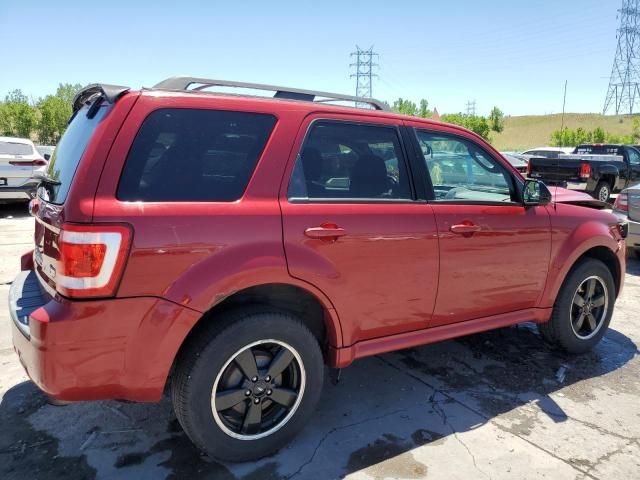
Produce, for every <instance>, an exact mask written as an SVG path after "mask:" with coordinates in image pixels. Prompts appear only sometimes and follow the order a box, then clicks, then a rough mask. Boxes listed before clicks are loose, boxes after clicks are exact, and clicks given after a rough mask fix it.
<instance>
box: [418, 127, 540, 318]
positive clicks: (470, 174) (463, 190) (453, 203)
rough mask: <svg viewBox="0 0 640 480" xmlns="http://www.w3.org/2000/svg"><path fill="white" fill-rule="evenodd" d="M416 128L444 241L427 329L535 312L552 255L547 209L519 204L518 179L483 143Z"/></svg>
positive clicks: (424, 172)
mask: <svg viewBox="0 0 640 480" xmlns="http://www.w3.org/2000/svg"><path fill="white" fill-rule="evenodd" d="M409 123H410V122H409ZM414 126H415V127H417V128H415V130H414V132H415V147H416V149H417V150H418V152H419V153H420V154H421V156H422V164H423V167H426V168H423V175H424V177H425V182H426V184H427V187H426V188H427V191H428V192H429V193H431V195H430V197H431V198H430V202H431V205H432V207H433V210H434V212H435V216H436V223H437V227H438V237H439V239H440V257H441V261H440V278H439V283H438V297H437V299H436V306H435V311H434V315H433V319H432V322H431V324H430V326H438V325H445V324H451V323H456V322H462V321H467V320H473V319H476V318H482V317H488V316H492V315H498V314H502V313H510V312H516V311H519V310H525V309H529V308H534V307H536V306H537V304H538V299H539V297H540V295H541V294H542V291H543V289H544V286H545V281H546V278H547V272H548V269H549V259H550V251H551V227H550V218H549V213H548V212H547V210H546V207H544V206H533V207H532V206H528V207H525V206H523V205H522V204H521V203H519V202H518V201H516V200H517V194H516V193H515V192H516V184H515V182H517V181H520V180H518V179H516V178H515V174H514V173H513V172H511V170H510V169H508V168H507V167H506V165H504V164H502V163H501V162H500V161H498V160H497V159H496V158H494V157H493V156H492V155H491V154H490V153H488V151H487V150H486V149H485V148H483V147H481V146H480V145H479V144H478V143H476V142H474V141H472V140H470V139H467V138H465V137H462V136H459V135H456V134H453V133H443V132H438V131H427V130H423V129H421V128H424V125H421V126H420V125H419V124H416V125H414ZM505 163H506V162H505Z"/></svg>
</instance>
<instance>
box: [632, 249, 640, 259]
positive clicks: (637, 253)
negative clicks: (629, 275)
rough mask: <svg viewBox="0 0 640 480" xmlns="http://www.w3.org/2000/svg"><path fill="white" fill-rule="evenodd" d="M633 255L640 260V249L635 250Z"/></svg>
mask: <svg viewBox="0 0 640 480" xmlns="http://www.w3.org/2000/svg"><path fill="white" fill-rule="evenodd" d="M633 254H634V255H635V257H636V258H637V259H638V260H640V248H634V249H633Z"/></svg>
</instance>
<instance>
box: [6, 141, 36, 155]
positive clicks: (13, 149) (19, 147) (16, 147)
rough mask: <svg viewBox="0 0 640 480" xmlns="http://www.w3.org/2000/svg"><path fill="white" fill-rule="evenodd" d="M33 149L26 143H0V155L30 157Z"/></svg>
mask: <svg viewBox="0 0 640 480" xmlns="http://www.w3.org/2000/svg"><path fill="white" fill-rule="evenodd" d="M32 153H33V147H32V146H31V145H29V144H28V143H18V142H5V141H0V155H31V154H32Z"/></svg>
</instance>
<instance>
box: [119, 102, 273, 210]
mask: <svg viewBox="0 0 640 480" xmlns="http://www.w3.org/2000/svg"><path fill="white" fill-rule="evenodd" d="M275 122H276V119H275V118H274V117H273V116H272V115H265V114H259V113H245V112H228V111H218V110H198V109H178V108H164V109H160V110H156V111H154V112H153V113H151V114H150V115H149V116H148V117H147V118H146V119H145V121H144V123H143V124H142V126H141V127H140V130H139V131H138V134H137V135H136V138H135V140H134V142H133V145H132V146H131V150H130V151H129V154H128V156H127V160H126V163H125V166H124V170H123V172H122V177H121V179H120V184H119V185H118V194H117V197H118V199H119V200H125V201H146V202H188V201H203V202H206V201H209V202H231V201H235V200H238V199H239V198H240V197H241V196H242V194H243V193H244V191H245V189H246V187H247V184H248V182H249V179H250V178H251V175H252V174H253V171H254V169H255V166H256V164H257V162H258V158H260V155H261V153H262V150H263V149H264V147H265V145H266V143H267V140H268V138H269V135H270V134H271V131H272V130H273V127H274V125H275Z"/></svg>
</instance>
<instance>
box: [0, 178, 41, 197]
mask: <svg viewBox="0 0 640 480" xmlns="http://www.w3.org/2000/svg"><path fill="white" fill-rule="evenodd" d="M37 189H38V182H29V183H25V184H24V185H20V186H19V187H0V200H31V199H32V198H35V196H36V190H37Z"/></svg>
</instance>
